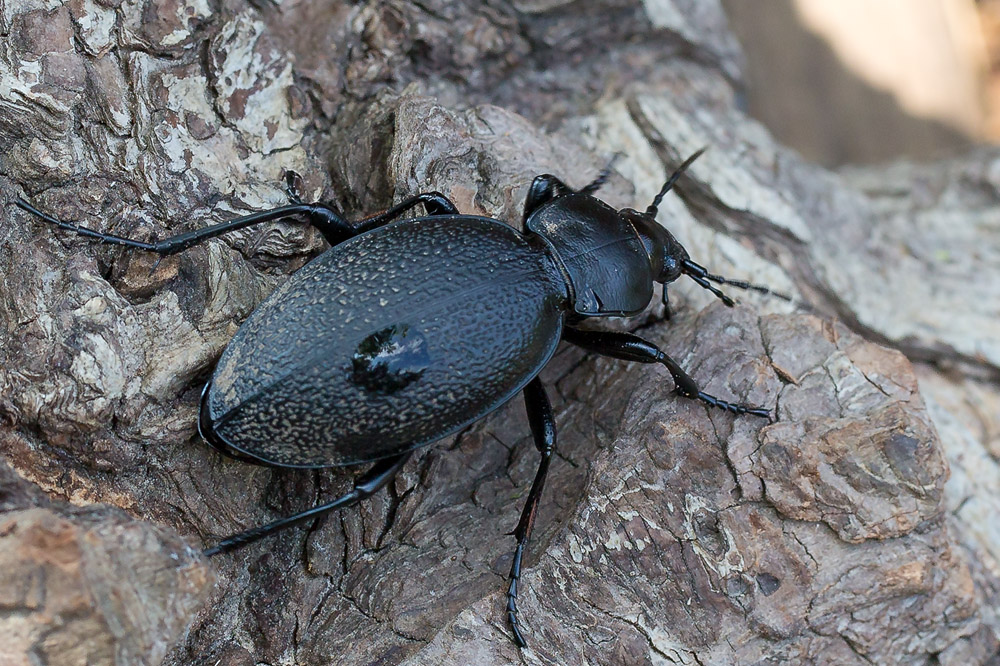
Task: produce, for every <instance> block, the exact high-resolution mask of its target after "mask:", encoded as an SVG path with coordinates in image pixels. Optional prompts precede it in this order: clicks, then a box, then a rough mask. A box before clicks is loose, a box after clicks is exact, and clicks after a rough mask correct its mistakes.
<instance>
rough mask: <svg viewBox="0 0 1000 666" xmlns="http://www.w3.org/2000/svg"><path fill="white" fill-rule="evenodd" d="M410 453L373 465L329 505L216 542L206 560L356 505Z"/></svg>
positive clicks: (408, 456)
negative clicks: (336, 510) (297, 524)
mask: <svg viewBox="0 0 1000 666" xmlns="http://www.w3.org/2000/svg"><path fill="white" fill-rule="evenodd" d="M410 453H411V452H410V451H407V452H406V453H401V454H399V455H397V456H393V457H391V458H385V459H384V460H380V461H379V462H377V463H375V465H374V466H373V467H372V468H371V469H370V470H368V472H367V473H365V474H363V475H362V476H360V477H358V478H357V479H356V480H355V481H354V488H353V489H351V491H350V492H348V493H346V494H344V495H341V496H340V497H338V498H337V499H335V500H333V501H332V502H327V503H326V504H320V505H318V506H314V507H313V508H311V509H307V510H306V511H301V512H299V513H296V514H294V515H291V516H288V517H286V518H282V519H280V520H276V521H274V522H273V523H268V524H267V525H261V526H260V527H255V528H253V529H250V530H247V531H245V532H240V533H239V534H234V535H232V536H230V537H227V538H225V539H223V540H222V541H220V542H219V543H218V544H217V545H216V546H213V547H212V548H206V549H205V551H204V554H205V556H206V557H211V556H212V555H218V554H219V553H228V552H229V551H231V550H236V549H237V548H241V547H242V546H245V545H247V544H249V543H253V542H254V541H257V540H258V539H263V538H264V537H266V536H268V535H271V534H274V533H275V532H277V531H279V530H283V529H285V528H286V527H291V526H292V525H295V524H296V523H300V522H302V521H304V520H309V519H311V518H316V517H318V516H321V515H323V514H324V513H327V512H329V511H333V510H334V509H342V508H344V507H347V506H351V505H353V504H357V503H358V502H360V501H361V500H363V499H367V498H369V497H371V496H372V495H373V494H374V493H375V492H376V491H377V490H379V489H380V488H382V487H383V486H385V485H386V484H388V483H389V482H390V481H392V479H393V478H394V477H395V476H396V473H397V472H399V470H400V469H401V468H402V467H403V465H405V464H406V461H407V460H409V458H410Z"/></svg>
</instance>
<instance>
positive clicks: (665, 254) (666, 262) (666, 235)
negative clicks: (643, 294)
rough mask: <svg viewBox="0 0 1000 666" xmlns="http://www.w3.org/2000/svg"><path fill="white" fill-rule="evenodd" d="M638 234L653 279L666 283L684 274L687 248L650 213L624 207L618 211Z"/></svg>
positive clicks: (687, 259)
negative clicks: (647, 258) (644, 249)
mask: <svg viewBox="0 0 1000 666" xmlns="http://www.w3.org/2000/svg"><path fill="white" fill-rule="evenodd" d="M618 214H619V215H621V216H622V217H623V218H625V219H626V220H627V221H628V222H629V223H630V224H631V225H632V227H633V228H634V229H635V231H636V233H638V234H639V238H641V239H642V244H643V245H644V246H645V248H646V254H648V255H649V265H650V268H652V269H653V279H654V280H656V281H657V282H662V283H663V284H667V283H668V282H673V281H674V280H676V279H677V278H679V277H680V276H681V275H683V274H684V262H686V261H689V258H688V253H687V250H685V249H684V246H683V245H681V244H680V242H679V241H678V240H677V239H676V238H674V235H673V234H672V233H670V232H669V231H667V230H666V229H664V228H663V227H662V226H660V224H659V223H658V222H657V221H656V220H654V219H653V217H652V216H651V215H647V214H645V213H640V212H639V211H637V210H633V209H631V208H626V209H624V210H621V211H619V212H618Z"/></svg>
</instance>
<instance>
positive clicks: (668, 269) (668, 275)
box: [619, 148, 745, 307]
mask: <svg viewBox="0 0 1000 666" xmlns="http://www.w3.org/2000/svg"><path fill="white" fill-rule="evenodd" d="M703 152H705V149H704V148H702V149H701V150H699V151H697V152H695V153H694V154H693V155H691V157H689V158H687V159H686V160H684V162H683V163H682V164H681V165H680V166H679V167H677V169H676V170H675V171H674V172H673V173H672V174H671V175H670V177H669V178H668V179H667V182H666V183H664V184H663V187H662V188H660V191H659V193H657V195H656V196H655V197H653V203H651V204H649V207H648V208H646V210H645V211H644V212H642V213H640V212H639V211H637V210H632V209H631V208H626V209H624V210H622V211H620V213H619V214H620V215H621V216H622V217H624V218H625V219H626V220H628V221H629V222H631V223H632V226H633V227H634V228H635V230H636V233H638V234H639V237H640V238H641V239H642V243H643V245H644V246H645V247H646V254H648V255H649V262H650V266H651V267H652V269H653V275H655V276H656V277H655V278H654V279H655V280H656V281H657V282H662V283H663V284H667V283H669V282H673V281H674V280H676V279H677V278H679V277H680V276H681V275H687V276H688V277H690V278H691V279H692V280H694V281H695V282H697V283H698V285H699V286H701V287H703V288H705V289H708V290H709V291H710V292H712V293H713V294H715V295H716V296H717V297H718V298H719V299H720V300H721V301H722V302H723V303H725V304H726V305H728V306H730V307H732V306H733V305H736V301H734V300H733V299H731V298H730V297H729V296H726V295H725V294H724V293H722V292H721V291H720V290H719V289H718V288H716V287H715V286H713V285H711V284H709V280H711V281H712V282H717V283H720V284H736V285H737V286H742V284H745V283H740V282H739V281H733V280H729V279H728V278H724V277H722V276H721V275H713V274H711V273H709V272H708V270H707V269H706V268H705V267H704V266H701V265H700V264H696V263H695V262H693V261H691V258H690V257H689V256H688V253H687V250H685V249H684V246H683V245H681V244H680V243H679V242H678V241H677V239H676V238H674V235H673V234H671V233H670V232H669V231H667V230H666V229H664V228H663V227H662V226H660V225H659V224H658V223H657V221H656V213H657V211H658V207H659V205H660V202H662V201H663V197H665V196H666V194H667V192H669V191H670V188H672V187H673V186H674V184H675V183H676V182H677V179H678V178H680V177H681V175H682V174H683V173H684V172H685V171H686V170H687V168H688V167H689V166H691V164H692V163H693V162H694V161H695V160H696V159H698V157H699V156H700V155H701V154H702V153H703ZM663 302H664V304H666V302H667V290H666V289H664V290H663Z"/></svg>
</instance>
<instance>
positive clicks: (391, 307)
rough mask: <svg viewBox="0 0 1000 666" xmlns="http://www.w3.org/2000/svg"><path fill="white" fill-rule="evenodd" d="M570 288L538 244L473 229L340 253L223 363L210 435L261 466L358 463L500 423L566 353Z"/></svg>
mask: <svg viewBox="0 0 1000 666" xmlns="http://www.w3.org/2000/svg"><path fill="white" fill-rule="evenodd" d="M565 304H566V287H565V283H564V282H563V280H562V278H561V277H560V273H559V272H558V269H557V268H556V267H555V265H554V264H553V263H552V260H551V258H550V257H549V255H548V254H547V253H546V252H545V251H544V250H543V249H542V246H541V245H540V244H539V245H535V244H532V243H531V242H529V241H528V240H526V239H525V238H524V237H523V236H521V235H520V234H518V233H517V232H516V231H514V230H513V229H512V228H510V227H508V226H506V225H504V224H503V223H500V222H496V221H494V220H489V219H487V218H477V217H471V216H437V217H427V218H418V219H414V220H405V221H403V222H399V223H396V224H392V225H389V226H386V227H382V228H379V229H376V230H373V231H371V232H368V233H366V234H363V235H361V236H357V237H355V238H353V239H351V240H349V241H347V242H345V243H342V244H340V245H338V246H336V247H334V248H331V249H330V250H329V251H327V252H326V253H325V254H323V255H322V256H320V257H318V258H316V259H315V260H313V261H312V262H310V263H309V264H307V265H306V266H305V267H304V268H302V269H301V270H300V271H299V272H298V273H296V274H295V275H293V276H292V277H291V278H290V279H289V280H288V281H287V282H286V283H285V284H284V285H282V287H280V288H279V289H278V290H276V291H275V293H274V294H272V295H271V296H270V297H269V298H268V299H267V300H266V301H265V302H264V303H263V304H262V305H261V306H260V307H259V308H258V309H257V310H256V311H255V312H254V313H253V314H252V315H251V316H250V318H249V319H248V320H247V321H246V323H244V325H243V326H242V327H241V328H240V330H239V331H238V332H237V334H236V336H235V337H234V338H233V340H232V342H231V343H230V345H229V347H227V348H226V351H225V352H224V353H223V356H222V358H221V359H220V361H219V365H218V367H217V369H216V372H215V375H214V377H213V379H212V386H211V389H210V391H209V394H208V398H207V399H208V404H207V407H208V410H209V413H208V416H209V420H210V421H211V423H212V427H213V430H214V432H215V434H216V435H218V436H219V437H221V438H222V439H223V440H224V441H225V442H226V443H227V444H229V445H230V446H232V447H234V448H236V449H238V450H240V451H243V452H245V453H248V454H250V455H252V456H255V457H257V458H260V459H262V460H265V461H267V462H271V463H275V464H281V465H295V466H325V465H349V464H354V463H358V462H365V461H369V460H375V459H377V458H382V457H385V456H388V455H392V454H395V453H400V452H402V451H405V450H408V449H410V448H414V447H417V446H421V445H423V444H426V443H429V442H431V441H434V440H436V439H440V438H441V437H444V436H446V435H448V434H450V433H452V432H454V431H456V430H458V429H460V428H462V427H464V426H465V425H467V424H469V423H471V422H473V421H475V420H476V419H478V418H480V417H482V416H484V415H485V414H487V413H488V412H490V411H492V410H493V409H495V408H496V407H498V406H499V405H500V404H502V403H503V402H504V401H506V400H507V399H508V398H510V397H511V396H512V395H513V394H514V393H516V392H517V391H518V390H520V389H521V388H523V386H524V385H525V384H526V383H527V382H528V381H529V380H530V379H531V378H532V377H534V376H535V375H536V374H537V373H538V371H539V370H540V369H541V367H542V366H543V365H544V364H545V362H546V361H548V359H549V357H550V356H551V355H552V353H553V352H554V350H555V347H556V345H557V344H558V341H559V337H560V332H561V330H562V314H563V311H564V308H565Z"/></svg>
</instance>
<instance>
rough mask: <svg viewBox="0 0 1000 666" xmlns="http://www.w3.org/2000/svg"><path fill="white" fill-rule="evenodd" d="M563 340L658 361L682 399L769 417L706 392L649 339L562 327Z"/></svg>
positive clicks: (628, 358) (642, 360)
mask: <svg viewBox="0 0 1000 666" xmlns="http://www.w3.org/2000/svg"><path fill="white" fill-rule="evenodd" d="M563 339H564V340H566V341H567V342H571V343H573V344H574V345H576V346H578V347H583V348H584V349H587V350H589V351H593V352H597V353H598V354H604V355H605V356H612V357H614V358H620V359H623V360H625V361H637V362H639V363H659V364H660V365H662V366H664V367H665V368H666V369H667V370H669V371H670V375H671V376H672V377H673V378H674V385H675V386H676V387H677V393H679V394H680V395H682V396H684V397H685V398H692V399H694V400H700V401H702V402H703V403H705V404H706V405H711V406H712V407H719V408H720V409H724V410H726V411H727V412H732V413H733V414H753V415H754V416H761V417H764V418H766V419H769V420H770V419H771V411H770V410H768V409H763V408H760V407H751V406H750V405H744V404H741V403H737V402H728V401H726V400H722V399H720V398H716V397H715V396H714V395H710V394H708V393H705V392H704V391H702V390H701V389H700V388H698V382H696V381H695V380H694V379H693V378H692V377H691V376H690V375H688V374H687V373H686V372H684V370H683V368H681V366H679V365H678V364H677V362H676V361H674V360H673V359H672V358H670V357H669V356H667V355H666V354H664V353H663V352H662V351H660V349H659V348H658V347H657V346H656V345H654V344H653V343H651V342H646V341H645V340H643V339H642V338H640V337H639V336H637V335H632V334H631V333H610V332H603V331H581V330H580V329H578V328H571V327H567V328H565V329H563Z"/></svg>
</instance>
